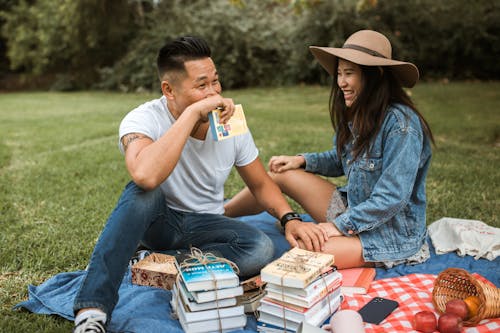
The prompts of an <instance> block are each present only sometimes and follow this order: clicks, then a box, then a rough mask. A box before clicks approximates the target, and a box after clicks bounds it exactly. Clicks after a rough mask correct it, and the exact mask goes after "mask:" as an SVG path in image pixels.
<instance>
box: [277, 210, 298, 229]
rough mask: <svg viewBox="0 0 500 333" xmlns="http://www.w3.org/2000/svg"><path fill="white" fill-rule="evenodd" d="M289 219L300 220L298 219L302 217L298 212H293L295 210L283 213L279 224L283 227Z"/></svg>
mask: <svg viewBox="0 0 500 333" xmlns="http://www.w3.org/2000/svg"><path fill="white" fill-rule="evenodd" d="M291 220H300V221H302V218H301V217H300V214H298V213H295V212H290V213H286V214H285V215H283V217H282V218H281V220H280V222H281V226H282V227H285V225H286V223H287V222H288V221H291Z"/></svg>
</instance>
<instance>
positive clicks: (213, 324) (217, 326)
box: [179, 314, 247, 333]
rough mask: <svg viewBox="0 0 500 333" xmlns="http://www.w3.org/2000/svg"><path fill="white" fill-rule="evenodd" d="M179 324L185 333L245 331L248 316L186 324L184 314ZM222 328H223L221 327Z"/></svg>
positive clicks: (180, 316)
mask: <svg viewBox="0 0 500 333" xmlns="http://www.w3.org/2000/svg"><path fill="white" fill-rule="evenodd" d="M179 322H180V324H181V326H182V329H183V330H184V332H185V333H205V332H221V333H225V332H229V331H233V330H238V329H243V328H244V327H245V325H246V324H247V316H246V315H243V316H236V317H226V318H214V319H211V320H205V321H196V322H191V323H189V322H186V320H185V318H184V317H182V314H181V315H179ZM221 326H222V327H221Z"/></svg>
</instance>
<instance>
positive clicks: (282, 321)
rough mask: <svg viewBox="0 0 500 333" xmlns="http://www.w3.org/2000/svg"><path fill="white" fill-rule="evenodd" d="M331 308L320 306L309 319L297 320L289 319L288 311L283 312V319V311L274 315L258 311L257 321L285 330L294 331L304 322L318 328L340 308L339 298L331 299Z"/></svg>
mask: <svg viewBox="0 0 500 333" xmlns="http://www.w3.org/2000/svg"><path fill="white" fill-rule="evenodd" d="M331 300H332V303H330V304H331V306H330V307H329V306H328V305H326V306H322V307H321V308H320V309H319V310H318V311H317V312H316V313H315V314H313V315H312V316H311V317H310V318H309V319H306V320H298V319H297V318H295V317H293V318H291V317H290V315H289V312H288V311H285V318H283V310H282V309H280V310H281V312H278V311H275V312H274V313H275V314H272V313H268V312H265V311H260V313H259V318H258V320H259V321H260V322H263V323H267V324H271V325H274V326H278V327H285V325H286V328H287V329H290V330H293V331H296V330H297V329H298V327H299V325H300V323H301V322H306V323H308V324H311V325H313V326H318V327H319V326H320V325H321V324H323V323H324V322H325V321H326V320H327V319H328V318H329V317H330V316H331V315H332V314H333V313H335V312H336V311H337V310H338V308H339V306H340V301H341V298H340V297H333V298H332V299H331Z"/></svg>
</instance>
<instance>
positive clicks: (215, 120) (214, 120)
mask: <svg viewBox="0 0 500 333" xmlns="http://www.w3.org/2000/svg"><path fill="white" fill-rule="evenodd" d="M208 120H209V122H210V131H211V132H212V137H213V139H214V140H215V141H219V133H218V132H217V126H218V124H219V111H210V112H209V113H208Z"/></svg>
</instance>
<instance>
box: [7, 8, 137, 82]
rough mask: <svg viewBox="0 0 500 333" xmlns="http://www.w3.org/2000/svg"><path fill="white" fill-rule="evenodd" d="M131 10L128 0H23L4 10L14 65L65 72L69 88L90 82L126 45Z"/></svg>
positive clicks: (35, 71)
mask: <svg viewBox="0 0 500 333" xmlns="http://www.w3.org/2000/svg"><path fill="white" fill-rule="evenodd" d="M133 9H134V8H133V7H132V3H131V2H130V1H127V0H60V1H52V0H38V1H33V2H28V1H26V0H21V1H20V2H19V3H18V4H16V5H14V6H13V7H11V8H10V10H9V11H4V12H2V13H1V16H2V18H3V19H4V20H5V24H4V26H3V27H2V33H3V36H4V38H6V40H7V45H8V51H7V55H8V57H9V59H10V64H11V68H12V69H18V70H23V71H25V72H27V73H33V74H36V75H40V74H44V73H61V74H63V77H62V81H61V82H59V83H60V84H63V85H66V86H67V88H75V87H86V86H88V85H89V84H90V83H92V82H94V81H95V80H96V78H97V70H98V68H100V67H102V66H105V65H110V64H112V63H113V62H114V61H115V60H116V57H117V55H119V54H120V53H121V52H124V51H125V50H126V47H127V45H126V41H127V40H129V39H130V35H131V33H130V32H131V31H133V30H134V26H135V25H136V20H135V19H134V10H133Z"/></svg>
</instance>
